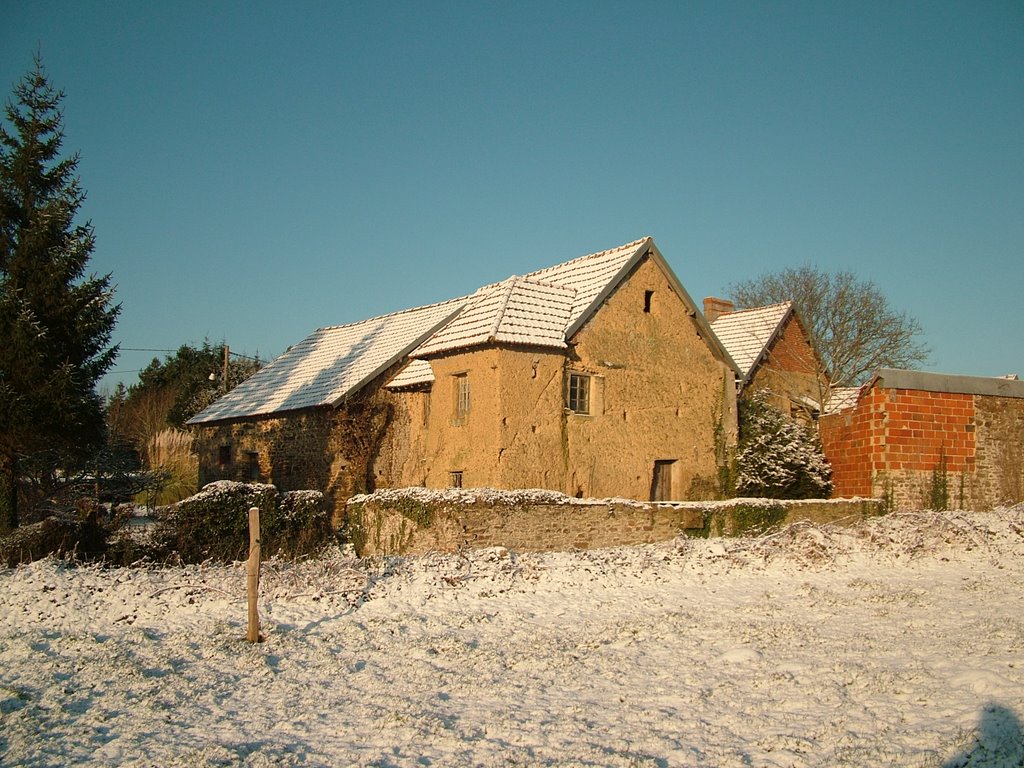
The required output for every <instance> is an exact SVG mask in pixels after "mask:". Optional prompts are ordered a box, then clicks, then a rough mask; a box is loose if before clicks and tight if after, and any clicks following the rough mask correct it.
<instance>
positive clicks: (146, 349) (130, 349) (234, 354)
mask: <svg viewBox="0 0 1024 768" xmlns="http://www.w3.org/2000/svg"><path fill="white" fill-rule="evenodd" d="M118 349H120V351H122V352H177V351H178V350H177V349H156V348H155V347H118ZM228 354H229V355H231V356H232V357H241V358H243V359H245V360H253V361H254V362H257V363H262V362H263V360H261V359H260V358H258V357H251V356H249V355H243V354H242V353H241V352H232V351H231V348H230V347H229V348H228ZM128 373H131V371H128Z"/></svg>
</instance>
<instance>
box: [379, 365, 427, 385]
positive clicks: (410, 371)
mask: <svg viewBox="0 0 1024 768" xmlns="http://www.w3.org/2000/svg"><path fill="white" fill-rule="evenodd" d="M433 383H434V369H433V367H431V365H430V363H429V362H428V361H426V360H410V361H409V364H408V365H406V366H405V367H404V368H403V369H402V370H400V371H399V372H398V373H397V374H395V375H394V376H393V377H391V379H390V380H389V381H388V382H387V383H386V384H385V385H384V386H385V387H386V388H388V389H402V388H404V387H416V386H420V385H422V384H433Z"/></svg>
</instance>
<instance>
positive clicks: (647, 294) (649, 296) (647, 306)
mask: <svg viewBox="0 0 1024 768" xmlns="http://www.w3.org/2000/svg"><path fill="white" fill-rule="evenodd" d="M653 300H654V291H644V312H650V311H651V302H652V301H653Z"/></svg>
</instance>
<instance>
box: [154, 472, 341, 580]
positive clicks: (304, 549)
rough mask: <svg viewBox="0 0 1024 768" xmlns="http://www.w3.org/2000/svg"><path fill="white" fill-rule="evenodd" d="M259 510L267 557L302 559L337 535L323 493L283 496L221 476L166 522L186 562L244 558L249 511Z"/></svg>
mask: <svg viewBox="0 0 1024 768" xmlns="http://www.w3.org/2000/svg"><path fill="white" fill-rule="evenodd" d="M251 507H256V508H258V509H259V511H260V546H261V549H262V551H263V554H264V555H267V556H269V555H276V554H280V555H284V556H286V557H300V556H302V555H308V554H312V553H315V552H316V551H318V550H319V549H322V548H323V547H324V546H326V545H327V544H329V543H330V542H331V541H333V539H334V532H333V530H332V529H331V524H330V520H329V518H328V516H327V512H326V510H325V508H324V496H323V494H322V493H320V492H319V491H292V492H289V493H285V494H283V495H281V496H279V495H278V493H277V489H276V488H274V486H272V485H263V484H260V483H236V482H233V481H230V480H221V481H218V482H215V483H210V484H209V485H207V486H206V487H205V488H203V489H202V490H201V491H200V492H199V493H197V494H196V495H195V496H191V497H190V498H188V499H185V500H184V501H181V502H179V503H178V504H176V505H175V506H174V507H172V508H171V512H170V514H169V515H168V516H167V518H166V520H165V522H163V523H161V524H160V525H163V526H166V527H167V529H168V530H169V531H170V534H171V535H170V537H169V538H170V539H171V540H173V546H174V549H175V550H176V551H177V553H178V555H179V557H180V558H181V559H182V560H183V561H184V562H202V561H203V560H207V559H212V560H221V561H231V560H244V559H245V558H247V557H248V556H249V509H250V508H251Z"/></svg>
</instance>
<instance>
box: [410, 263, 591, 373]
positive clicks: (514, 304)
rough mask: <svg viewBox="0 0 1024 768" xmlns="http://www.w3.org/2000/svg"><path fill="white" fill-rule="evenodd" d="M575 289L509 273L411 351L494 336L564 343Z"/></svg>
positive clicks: (502, 339) (444, 348)
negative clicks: (512, 275)
mask: <svg viewBox="0 0 1024 768" xmlns="http://www.w3.org/2000/svg"><path fill="white" fill-rule="evenodd" d="M575 295H576V292H575V291H574V290H572V289H571V288H562V287H560V286H557V285H548V284H545V283H539V282H535V281H532V280H527V279H526V278H523V277H510V278H509V279H508V280H505V281H504V282H501V283H496V284H494V285H488V286H486V287H484V288H481V289H480V290H479V291H477V293H476V294H475V295H474V296H473V298H472V300H471V302H470V304H469V306H467V307H466V309H464V310H463V311H462V312H461V313H460V314H459V316H458V317H457V318H455V319H454V320H452V322H450V323H448V324H447V325H446V326H444V327H443V328H441V329H440V330H438V331H437V333H435V334H434V335H433V336H432V337H431V338H430V339H428V340H427V341H426V342H424V343H423V344H421V345H420V346H419V347H417V348H416V350H415V351H414V352H413V353H412V354H413V356H414V357H425V356H427V355H432V354H437V353H439V352H448V351H451V350H453V349H463V348H465V347H471V346H475V345H477V344H487V343H493V342H506V343H509V344H530V345H536V346H542V347H556V348H564V347H565V346H566V344H565V330H566V327H567V325H568V321H569V317H570V315H571V313H572V306H573V300H574V298H575Z"/></svg>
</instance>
